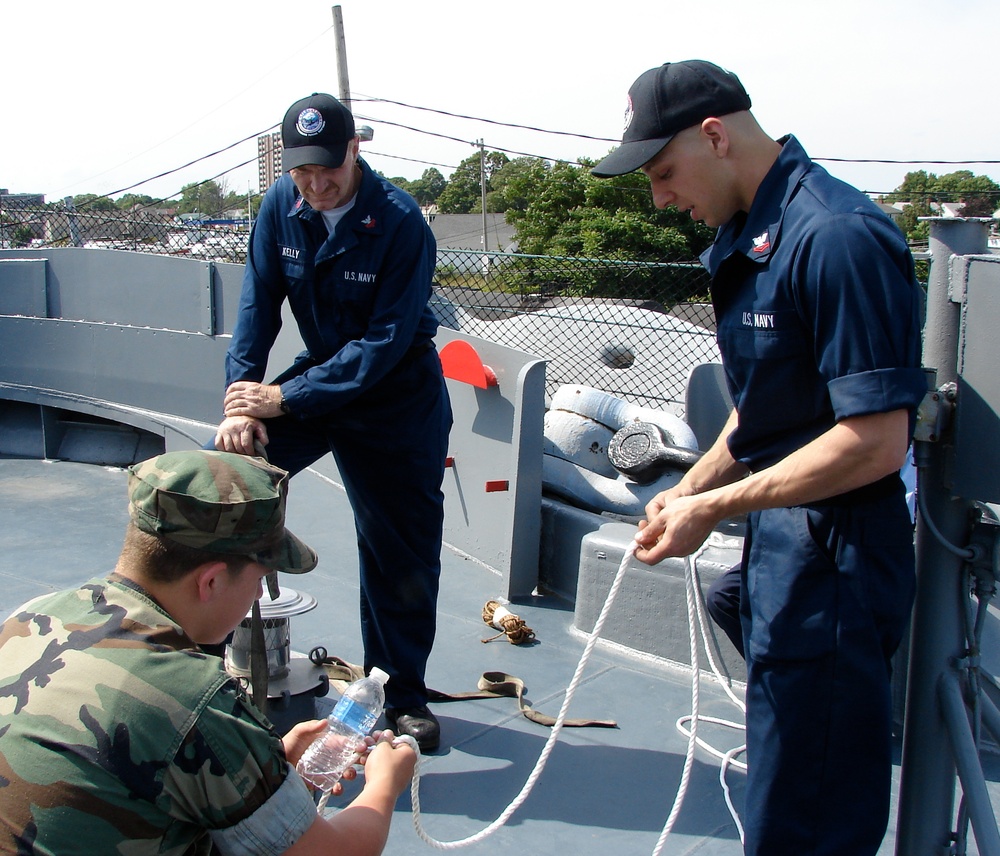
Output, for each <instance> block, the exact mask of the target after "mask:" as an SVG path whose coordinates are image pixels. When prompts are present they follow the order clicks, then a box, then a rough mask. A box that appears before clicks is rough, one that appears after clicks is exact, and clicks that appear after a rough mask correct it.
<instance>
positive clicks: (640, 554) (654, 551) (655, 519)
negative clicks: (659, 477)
mask: <svg viewBox="0 0 1000 856" xmlns="http://www.w3.org/2000/svg"><path fill="white" fill-rule="evenodd" d="M718 522H719V521H718V520H717V519H716V518H715V516H714V514H713V513H712V512H711V511H710V510H709V509H708V508H707V503H705V502H704V501H703V500H702V498H701V497H700V496H697V495H696V496H687V495H685V494H684V493H682V492H681V491H680V490H678V488H677V487H673V488H671V489H670V490H665V491H663V493H659V494H657V495H656V496H655V497H653V499H652V500H650V502H649V503H648V504H647V505H646V519H645V520H640V521H639V531H638V532H637V533H636V535H635V540H636V543H637V544H638V548H637V549H636V551H635V556H636V558H637V559H638V560H639V561H640V562H645V563H646V564H647V565H655V564H656V563H657V562H660V561H662V560H663V559H666V558H669V557H671V556H688V555H690V554H691V553H693V552H694V551H695V550H697V549H698V548H699V547H700V546H701V545H702V544H704V543H705V539H706V538H708V536H709V535H711V534H712V529H714V528H715V525H716V524H717V523H718Z"/></svg>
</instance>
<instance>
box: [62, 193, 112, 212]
mask: <svg viewBox="0 0 1000 856" xmlns="http://www.w3.org/2000/svg"><path fill="white" fill-rule="evenodd" d="M73 207H74V208H75V209H76V210H77V211H117V210H118V206H117V205H115V203H114V200H113V199H109V198H108V197H107V196H98V195H97V194H96V193H81V194H79V195H77V196H74V197H73Z"/></svg>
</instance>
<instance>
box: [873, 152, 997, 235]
mask: <svg viewBox="0 0 1000 856" xmlns="http://www.w3.org/2000/svg"><path fill="white" fill-rule="evenodd" d="M885 201H886V202H889V203H893V202H905V203H907V205H906V207H905V208H904V209H903V213H902V214H901V215H900V216H899V218H898V220H897V222H898V223H899V227H900V228H901V229H902V230H903V233H904V234H905V235H906V238H907V240H908V241H909V242H910V243H926V242H927V240H928V234H929V227H928V224H927V223H926V222H921V220H920V218H921V217H931V216H935V215H936V214H940V208H939V207H938V206H940V205H941V204H942V203H945V202H961V203H963V208H962V210H961V213H962V216H963V217H990V216H992V215H993V212H994V211H995V210H996V209H997V207H998V206H1000V185H998V184H997V183H996V182H995V181H993V179H991V178H990V177H989V176H985V175H973V173H972V171H971V170H967V169H961V170H958V171H957V172H950V173H948V174H947V175H942V176H937V175H935V174H934V173H932V172H930V173H929V172H926V171H924V170H916V171H914V172H908V173H907V174H906V176H905V177H904V178H903V183H902V184H901V185H900V186H899V187H897V188H896V189H895V190H894V191H893V192H892V193H890V194H888V195H887V196H886V197H885Z"/></svg>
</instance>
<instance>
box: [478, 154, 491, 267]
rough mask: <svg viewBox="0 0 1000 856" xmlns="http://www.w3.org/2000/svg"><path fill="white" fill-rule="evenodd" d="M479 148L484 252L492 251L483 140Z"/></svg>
mask: <svg viewBox="0 0 1000 856" xmlns="http://www.w3.org/2000/svg"><path fill="white" fill-rule="evenodd" d="M476 145H478V146H479V189H480V192H481V193H482V208H483V252H484V253H488V252H489V251H490V244H489V240H490V239H489V230H488V228H487V226H486V145H485V143H484V142H483V141H482V140H477V141H476Z"/></svg>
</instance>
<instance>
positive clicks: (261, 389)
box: [223, 380, 281, 419]
mask: <svg viewBox="0 0 1000 856" xmlns="http://www.w3.org/2000/svg"><path fill="white" fill-rule="evenodd" d="M223 413H225V415H226V416H227V417H228V416H253V417H256V418H257V419H270V418H271V417H273V416H280V415H281V387H280V386H278V384H274V383H272V384H266V383H253V382H252V381H247V380H238V381H236V382H235V383H231V384H229V388H228V389H227V390H226V399H225V402H224V403H223Z"/></svg>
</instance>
